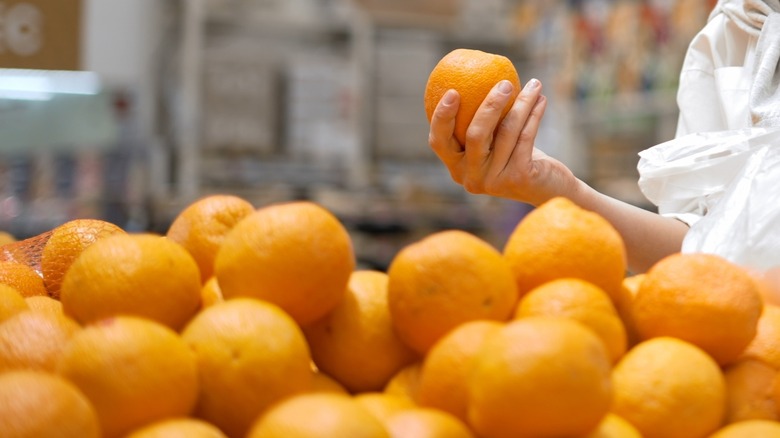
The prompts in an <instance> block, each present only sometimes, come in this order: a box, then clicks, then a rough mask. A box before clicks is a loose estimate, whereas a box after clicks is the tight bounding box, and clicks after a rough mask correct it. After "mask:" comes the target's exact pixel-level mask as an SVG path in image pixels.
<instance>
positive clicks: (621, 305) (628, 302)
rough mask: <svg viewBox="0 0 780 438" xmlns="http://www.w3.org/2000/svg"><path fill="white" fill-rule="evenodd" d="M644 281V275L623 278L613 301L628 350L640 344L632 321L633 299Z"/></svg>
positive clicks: (634, 323) (634, 322)
mask: <svg viewBox="0 0 780 438" xmlns="http://www.w3.org/2000/svg"><path fill="white" fill-rule="evenodd" d="M644 279H645V274H634V275H629V276H627V277H626V278H624V279H623V283H622V285H621V288H620V291H619V292H618V296H617V299H615V300H613V302H614V303H615V309H616V310H617V312H618V315H620V320H621V321H623V327H625V329H626V338H627V341H628V347H629V348H630V347H633V346H634V345H636V344H638V343H639V342H640V338H639V332H638V330H637V328H636V321H634V299H636V294H637V292H638V291H639V285H641V284H642V280H644Z"/></svg>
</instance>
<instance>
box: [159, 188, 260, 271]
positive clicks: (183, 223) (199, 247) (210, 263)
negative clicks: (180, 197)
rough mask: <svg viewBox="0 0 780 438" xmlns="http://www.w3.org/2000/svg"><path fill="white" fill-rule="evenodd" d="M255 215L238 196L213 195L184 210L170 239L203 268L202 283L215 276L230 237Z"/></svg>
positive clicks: (171, 228) (174, 223)
mask: <svg viewBox="0 0 780 438" xmlns="http://www.w3.org/2000/svg"><path fill="white" fill-rule="evenodd" d="M253 211H255V208H254V207H253V206H252V204H251V203H249V201H246V200H244V199H243V198H240V197H238V196H234V195H210V196H206V197H204V198H201V199H198V200H197V201H195V202H193V203H192V204H190V205H188V206H187V207H186V208H185V209H184V210H182V211H181V212H180V213H179V215H178V216H176V218H175V219H174V220H173V222H172V223H171V226H170V227H169V228H168V232H167V233H166V236H168V238H169V239H171V240H173V241H174V242H177V243H179V244H181V245H182V246H183V247H184V248H185V249H186V250H187V251H189V253H190V254H192V257H193V258H194V259H195V261H196V262H197V263H198V267H199V268H200V276H201V281H202V282H206V280H208V279H209V278H210V277H211V276H212V275H213V274H214V259H215V258H216V256H217V251H218V250H219V247H220V245H222V241H223V240H225V236H226V235H227V233H228V232H229V231H230V230H231V229H233V227H234V226H235V225H236V224H237V223H238V222H239V221H241V219H243V218H245V217H246V216H248V215H249V214H250V213H252V212H253Z"/></svg>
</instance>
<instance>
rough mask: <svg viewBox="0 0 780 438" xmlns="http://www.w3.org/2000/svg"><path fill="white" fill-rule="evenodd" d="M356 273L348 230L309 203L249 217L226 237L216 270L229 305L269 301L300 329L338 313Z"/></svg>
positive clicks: (281, 206)
mask: <svg viewBox="0 0 780 438" xmlns="http://www.w3.org/2000/svg"><path fill="white" fill-rule="evenodd" d="M354 269H355V254H354V251H353V248H352V240H351V237H350V235H349V233H348V232H347V229H346V228H345V227H344V225H343V224H342V223H341V221H339V219H338V218H337V217H336V216H334V215H333V214H332V213H331V212H330V211H328V210H327V209H325V208H324V207H322V206H320V205H318V204H316V203H313V202H310V201H297V202H286V203H280V204H274V205H269V206H266V207H263V208H260V209H259V210H257V211H255V212H254V213H251V214H250V215H249V216H247V217H246V218H244V219H243V220H242V221H241V222H239V223H238V224H237V225H236V226H235V227H233V229H232V230H230V232H229V233H228V234H227V236H225V240H224V241H223V242H222V246H221V247H220V249H219V251H218V252H217V258H216V261H215V268H214V270H215V273H216V276H217V280H218V282H219V287H220V289H221V290H222V295H223V296H224V297H225V299H230V298H235V297H252V298H259V299H262V300H266V301H269V302H271V303H274V304H276V305H278V306H279V307H281V308H282V309H283V310H284V311H285V312H287V313H289V314H290V316H292V317H293V319H295V321H297V322H298V323H299V324H300V325H307V324H311V323H312V322H314V321H316V320H317V319H319V318H321V317H323V316H325V314H327V313H328V312H330V311H331V310H332V309H333V308H334V307H336V304H338V302H339V301H340V300H341V298H342V297H343V296H344V291H345V290H346V288H347V282H348V281H349V277H350V275H351V274H352V271H353V270H354Z"/></svg>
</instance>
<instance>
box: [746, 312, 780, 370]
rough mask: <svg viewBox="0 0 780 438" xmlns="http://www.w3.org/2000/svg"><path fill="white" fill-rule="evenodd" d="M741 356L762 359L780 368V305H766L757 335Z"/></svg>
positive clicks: (759, 321)
mask: <svg viewBox="0 0 780 438" xmlns="http://www.w3.org/2000/svg"><path fill="white" fill-rule="evenodd" d="M741 358H744V359H756V360H760V361H763V362H765V363H767V364H769V365H771V366H772V367H773V368H775V369H777V370H780V306H775V305H772V304H766V305H764V310H763V312H762V313H761V317H760V318H759V320H758V326H757V327H756V335H755V336H754V337H753V339H752V340H751V341H750V344H748V346H747V348H745V350H744V351H743V352H742V356H741Z"/></svg>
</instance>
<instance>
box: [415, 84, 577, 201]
mask: <svg viewBox="0 0 780 438" xmlns="http://www.w3.org/2000/svg"><path fill="white" fill-rule="evenodd" d="M511 94H512V84H511V83H510V82H509V81H501V82H499V83H498V84H496V86H494V87H493V89H492V90H491V91H490V93H489V94H488V95H487V97H486V98H485V100H484V101H483V102H482V105H481V106H480V107H479V109H478V110H477V112H476V114H475V115H474V118H473V119H472V121H471V123H470V124H469V127H468V130H467V133H466V144H465V145H462V144H460V142H458V140H456V139H455V137H454V135H453V133H454V129H455V115H456V114H457V112H458V106H459V103H460V96H459V95H458V93H457V91H455V90H449V91H448V92H447V93H445V95H444V96H443V97H442V99H441V101H440V102H439V104H438V106H437V107H436V110H435V111H434V113H433V117H432V118H431V128H430V133H429V136H428V143H429V145H430V146H431V148H432V149H433V151H434V152H435V153H436V155H437V156H438V157H439V159H440V160H441V161H442V162H443V163H444V165H445V166H447V169H448V170H449V171H450V175H451V177H452V179H453V180H454V181H455V182H457V183H458V184H461V185H462V186H463V187H464V188H465V189H466V191H468V192H470V193H474V194H487V195H492V196H499V197H504V198H510V199H514V200H517V201H522V202H527V203H530V204H533V205H539V204H541V203H543V202H544V201H546V200H548V199H551V198H553V197H555V196H570V195H571V194H572V192H573V191H574V190H576V187H577V179H576V178H575V176H574V175H573V174H572V172H571V171H570V170H569V169H568V168H567V167H566V166H565V165H564V164H563V163H561V162H560V161H557V160H555V159H553V158H551V157H549V156H547V155H546V154H545V153H543V152H542V151H540V150H538V149H536V148H535V147H534V142H535V141H536V135H537V133H538V131H539V125H540V123H541V120H542V117H543V115H544V111H545V108H546V107H547V99H546V98H545V96H544V95H542V84H541V82H539V81H538V80H536V79H532V80H530V81H529V82H528V83H527V84H526V85H525V87H524V88H523V90H522V91H521V92H520V94H519V95H518V96H517V99H515V102H514V104H513V106H512V109H511V110H510V111H509V113H508V114H507V115H506V117H504V119H503V120H499V119H500V117H501V110H502V108H504V107H505V105H506V104H507V102H508V100H509V99H510V98H511Z"/></svg>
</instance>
